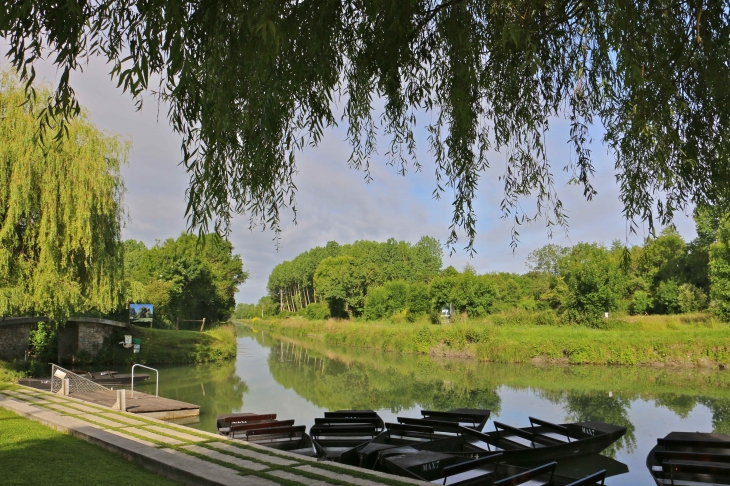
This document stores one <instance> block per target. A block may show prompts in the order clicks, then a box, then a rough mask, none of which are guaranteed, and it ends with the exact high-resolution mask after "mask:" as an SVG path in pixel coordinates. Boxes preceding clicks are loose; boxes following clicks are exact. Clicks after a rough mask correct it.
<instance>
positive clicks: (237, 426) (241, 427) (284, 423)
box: [228, 420, 294, 432]
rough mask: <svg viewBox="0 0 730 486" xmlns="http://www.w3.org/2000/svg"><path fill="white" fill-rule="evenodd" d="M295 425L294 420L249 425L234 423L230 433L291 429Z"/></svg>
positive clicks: (269, 421)
mask: <svg viewBox="0 0 730 486" xmlns="http://www.w3.org/2000/svg"><path fill="white" fill-rule="evenodd" d="M292 425H294V420H268V421H265V422H255V423H252V424H249V423H234V424H233V425H231V427H230V429H228V430H229V432H243V431H246V430H254V429H271V428H275V427H289V426H292Z"/></svg>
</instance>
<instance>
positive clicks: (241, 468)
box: [0, 387, 429, 486]
mask: <svg viewBox="0 0 730 486" xmlns="http://www.w3.org/2000/svg"><path fill="white" fill-rule="evenodd" d="M0 407H3V408H5V409H8V410H11V411H13V412H15V413H18V414H19V415H21V416H23V417H26V418H29V419H31V420H34V421H36V422H40V423H42V424H44V425H46V426H48V427H52V428H54V429H56V430H59V431H61V432H66V433H68V434H71V435H73V436H75V437H78V438H80V439H83V440H86V441H87V442H90V443H92V444H95V445H98V446H100V447H103V448H105V449H107V450H109V451H111V452H114V453H116V454H119V455H121V456H123V457H125V458H127V459H129V460H133V461H136V462H138V463H140V464H141V465H143V466H144V467H145V468H147V469H149V470H151V471H154V472H156V473H158V474H161V475H163V476H166V477H168V478H171V479H175V480H178V481H181V482H183V483H185V484H189V485H205V486H210V485H229V486H239V485H240V486H275V485H282V486H299V485H301V484H309V485H315V486H350V485H356V486H376V485H380V484H388V485H391V486H406V485H409V484H421V485H424V484H429V483H424V482H421V481H414V480H411V479H408V478H402V477H399V476H393V475H389V474H383V473H378V472H375V471H366V470H363V469H359V468H355V467H350V466H345V465H342V464H334V463H331V462H318V461H317V460H316V459H312V458H308V457H303V456H299V455H295V454H290V453H287V452H284V451H275V450H273V449H269V448H266V447H262V446H257V445H256V444H249V443H244V442H242V441H236V440H229V439H227V438H225V437H223V436H220V435H217V434H211V433H208V432H203V431H200V430H196V429H192V428H189V427H185V426H180V425H176V424H171V423H168V422H163V421H161V420H156V419H153V418H147V417H140V416H135V415H134V414H131V413H124V412H118V411H110V409H109V408H105V407H102V406H97V405H93V404H89V403H87V402H83V401H81V400H76V399H73V398H70V397H61V396H58V395H53V394H51V393H48V392H43V391H40V390H36V389H34V388H26V387H18V389H16V390H0Z"/></svg>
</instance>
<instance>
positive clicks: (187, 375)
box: [135, 361, 248, 431]
mask: <svg viewBox="0 0 730 486" xmlns="http://www.w3.org/2000/svg"><path fill="white" fill-rule="evenodd" d="M136 388H137V386H135V389H136ZM139 388H140V389H141V390H142V391H145V392H147V393H154V391H155V383H154V373H152V374H151V377H150V380H149V381H147V382H145V383H144V384H142V385H140V386H139ZM247 392H248V386H246V383H244V382H243V381H242V380H241V378H240V377H239V376H238V375H236V363H235V362H233V361H229V362H225V363H219V364H205V365H192V366H171V367H166V368H160V395H161V396H163V397H167V398H172V399H174V400H182V401H183V402H189V403H195V404H197V405H200V422H199V423H197V424H191V425H192V426H194V427H196V428H199V429H202V430H208V431H215V430H216V427H215V419H216V416H217V415H219V414H223V413H230V412H231V411H234V410H241V409H242V408H243V395H244V394H245V393H247Z"/></svg>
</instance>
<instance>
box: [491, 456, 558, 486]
mask: <svg viewBox="0 0 730 486" xmlns="http://www.w3.org/2000/svg"><path fill="white" fill-rule="evenodd" d="M557 465H558V463H557V462H551V463H548V464H544V465H542V466H540V467H536V468H534V469H530V470H529V471H525V472H522V473H519V474H515V475H514V476H510V477H508V478H504V479H500V480H499V481H495V482H494V486H513V485H517V484H525V483H526V482H527V481H531V480H534V479H536V478H537V477H539V476H542V475H543V474H549V475H550V480H549V481H548V482H547V483H544V484H550V483H551V482H552V478H553V474H555V466H557Z"/></svg>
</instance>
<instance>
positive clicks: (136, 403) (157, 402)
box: [69, 390, 200, 420]
mask: <svg viewBox="0 0 730 486" xmlns="http://www.w3.org/2000/svg"><path fill="white" fill-rule="evenodd" d="M126 393H127V397H126V402H127V412H129V413H134V414H137V415H141V416H146V417H152V418H156V419H160V420H177V419H184V418H190V417H198V416H199V415H200V405H195V404H194V403H187V402H181V401H179V400H172V399H170V398H163V397H156V396H154V395H148V394H147V393H142V392H138V391H135V392H134V397H132V396H131V393H130V391H129V390H127V392H126ZM69 396H71V397H72V398H76V399H78V400H83V401H85V402H90V403H94V404H96V405H101V406H104V407H109V408H111V407H113V406H114V404H115V403H116V401H117V392H116V391H114V390H109V391H102V390H97V391H94V392H74V393H71V394H70V395H69Z"/></svg>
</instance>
